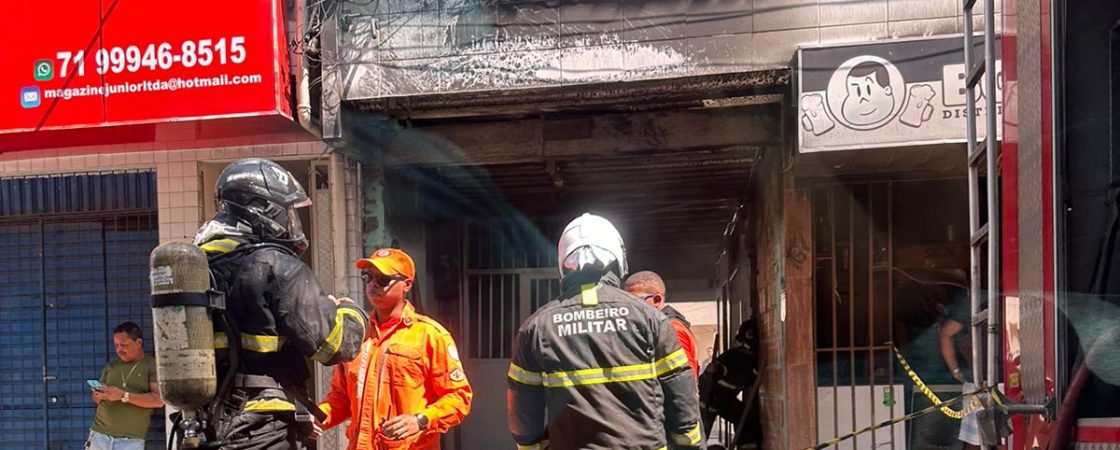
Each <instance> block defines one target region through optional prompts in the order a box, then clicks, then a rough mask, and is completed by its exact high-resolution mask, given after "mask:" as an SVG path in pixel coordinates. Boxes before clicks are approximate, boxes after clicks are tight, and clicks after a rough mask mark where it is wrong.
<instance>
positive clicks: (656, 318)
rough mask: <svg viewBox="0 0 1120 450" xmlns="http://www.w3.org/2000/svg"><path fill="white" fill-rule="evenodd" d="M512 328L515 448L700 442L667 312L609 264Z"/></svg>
mask: <svg viewBox="0 0 1120 450" xmlns="http://www.w3.org/2000/svg"><path fill="white" fill-rule="evenodd" d="M580 275H582V273H577V274H572V275H569V276H568V277H566V278H565V279H564V282H563V285H562V289H563V294H561V295H560V299H558V300H553V301H551V302H549V303H548V304H546V305H545V306H543V307H542V308H540V309H539V310H537V312H536V313H534V314H533V315H532V316H531V317H530V318H529V319H528V320H526V321H525V322H524V323H523V324H522V325H521V328H520V329H519V330H518V331H517V338H516V340H515V344H514V345H515V347H514V349H513V351H514V354H513V359H512V361H511V363H510V368H509V374H508V378H509V391H508V401H509V405H508V406H509V412H508V414H509V427H510V431H511V432H512V433H513V437H514V440H515V441H516V442H517V444H518V448H519V449H531V448H539V446H540V444H541V443H542V442H543V441H545V440H548V441H549V442H548V443H549V448H552V449H557V450H567V449H621V448H627V449H662V448H666V447H667V446H668V447H669V448H687V449H698V448H703V444H702V443H701V441H702V439H701V431H700V414H699V405H698V401H697V392H696V383H695V381H694V378H693V375H692V373H691V372H690V371H689V365H688V359H687V357H686V356H685V354H684V350H682V349H681V347H680V344H679V343H678V342H677V337H676V334H675V333H674V332H673V328H672V326H671V325H670V324H669V321H668V319H667V318H666V317H665V316H664V315H663V314H662V313H661V312H660V311H657V310H656V309H655V308H653V307H652V306H649V305H648V304H646V303H645V302H643V301H641V300H639V299H638V298H636V297H634V296H632V295H630V294H629V293H627V292H626V291H623V290H622V289H619V288H618V277H617V275H615V274H614V273H613V272H607V274H606V275H603V276H602V277H601V278H600V277H598V276H591V277H584V279H583V280H579V279H578V278H579V276H580Z"/></svg>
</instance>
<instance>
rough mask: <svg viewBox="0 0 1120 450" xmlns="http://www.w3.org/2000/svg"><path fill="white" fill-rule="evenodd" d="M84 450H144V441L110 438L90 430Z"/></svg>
mask: <svg viewBox="0 0 1120 450" xmlns="http://www.w3.org/2000/svg"><path fill="white" fill-rule="evenodd" d="M86 450H144V440H143V439H136V438H129V437H112V436H109V435H107V434H101V433H98V432H96V431H93V430H90V432H89V439H86Z"/></svg>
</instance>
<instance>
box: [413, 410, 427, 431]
mask: <svg viewBox="0 0 1120 450" xmlns="http://www.w3.org/2000/svg"><path fill="white" fill-rule="evenodd" d="M416 423H417V424H419V425H420V431H424V429H425V428H428V416H425V415H424V413H419V414H417V415H416Z"/></svg>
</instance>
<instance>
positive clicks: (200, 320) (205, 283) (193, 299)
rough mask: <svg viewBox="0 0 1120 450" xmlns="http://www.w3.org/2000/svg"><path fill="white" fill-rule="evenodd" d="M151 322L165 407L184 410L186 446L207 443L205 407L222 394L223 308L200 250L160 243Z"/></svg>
mask: <svg viewBox="0 0 1120 450" xmlns="http://www.w3.org/2000/svg"><path fill="white" fill-rule="evenodd" d="M150 269H151V287H152V324H153V328H154V331H155V333H154V334H155V352H156V367H157V378H158V381H159V389H160V396H161V397H162V398H163V401H164V403H166V404H167V405H169V406H172V407H174V408H177V409H179V410H180V411H181V412H182V420H181V421H180V422H178V423H177V428H179V429H180V431H181V432H182V433H183V440H182V442H181V445H182V446H183V447H184V448H195V447H199V446H201V445H202V444H203V441H204V440H205V438H204V437H203V434H202V432H201V430H202V428H203V427H204V423H203V422H204V421H205V420H206V417H205V415H204V414H202V413H203V412H204V411H203V409H204V407H205V405H207V404H208V403H209V402H210V401H211V400H213V398H214V395H215V393H216V391H217V384H218V381H217V372H216V367H215V361H214V326H213V320H212V318H211V309H212V308H215V307H218V308H223V309H224V305H221V303H224V301H222V300H223V299H222V298H221V296H220V295H215V293H214V292H213V291H211V290H210V267H209V264H208V262H207V259H206V255H205V254H204V253H203V252H202V250H201V249H199V248H198V247H196V246H194V245H191V244H187V243H181V242H171V243H167V244H163V245H160V246H159V247H156V248H155V250H152V254H151V266H150Z"/></svg>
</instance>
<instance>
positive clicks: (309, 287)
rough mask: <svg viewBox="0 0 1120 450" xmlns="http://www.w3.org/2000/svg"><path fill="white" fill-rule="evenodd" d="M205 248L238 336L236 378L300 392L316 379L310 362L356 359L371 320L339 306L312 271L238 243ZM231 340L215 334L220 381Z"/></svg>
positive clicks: (272, 404) (271, 405) (284, 252)
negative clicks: (261, 379) (270, 381)
mask: <svg viewBox="0 0 1120 450" xmlns="http://www.w3.org/2000/svg"><path fill="white" fill-rule="evenodd" d="M200 247H201V248H202V250H203V251H205V252H206V254H207V257H208V258H209V259H210V269H211V272H212V273H213V274H214V276H215V279H216V281H217V284H218V287H219V289H222V290H224V291H225V293H226V308H227V310H228V311H229V312H230V313H231V315H232V316H233V318H234V321H235V323H236V326H237V328H238V331H239V334H240V335H241V336H240V343H241V348H242V352H241V353H240V364H239V366H240V367H239V369H238V371H237V372H238V373H243V374H248V375H265V376H269V377H272V378H274V379H276V381H278V382H281V383H284V382H287V383H291V384H292V385H295V386H303V385H304V384H305V382H306V381H307V379H308V378H310V376H311V374H310V371H309V370H308V366H307V364H306V363H305V358H311V359H312V360H314V361H316V362H319V363H321V364H325V365H333V364H337V363H340V362H344V361H349V360H351V359H354V357H355V356H356V355H357V354H358V350H359V348H360V347H361V343H362V339H363V338H364V337H365V333H366V325H367V322H368V319H367V317H366V314H365V313H364V312H362V311H361V309H359V308H358V307H357V306H355V305H354V304H345V303H344V304H343V305H341V306H335V304H334V302H333V301H332V300H331V299H330V298H329V297H328V296H327V294H326V293H325V292H323V289H322V287H321V285H320V284H319V281H318V279H317V278H315V275H314V274H313V273H312V272H311V268H309V267H307V265H306V264H304V263H303V262H302V261H300V260H299V258H297V257H296V256H295V254H294V253H292V252H291V251H289V250H288V249H287V248H284V247H281V246H278V245H268V244H265V245H261V244H256V245H253V244H248V243H243V242H239V241H236V240H233V239H221V240H215V241H210V242H207V243H204V244H202V245H201V246H200ZM215 319H217V318H215ZM215 325H217V324H215ZM215 329H219V328H217V327H216V328H215ZM230 338H231V337H229V336H225V335H224V333H215V342H214V346H215V348H217V349H219V360H218V361H219V374H218V375H219V379H221V377H222V376H223V373H222V372H223V371H224V370H223V369H225V367H224V364H223V363H224V361H225V358H224V356H223V355H222V354H223V353H224V350H222V349H224V348H228V345H229V344H228V342H229V341H228V340H229V339H230ZM288 400H289V401H290V400H293V399H291V398H289V399H288ZM252 403H254V402H253V401H250V405H247V406H246V409H247V410H255V411H269V410H290V408H291V407H292V406H293V405H291V404H290V402H282V403H280V404H277V402H276V401H268V402H259V404H258V405H257V406H255V407H254V406H253V405H251V404H252ZM285 403H287V404H285Z"/></svg>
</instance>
